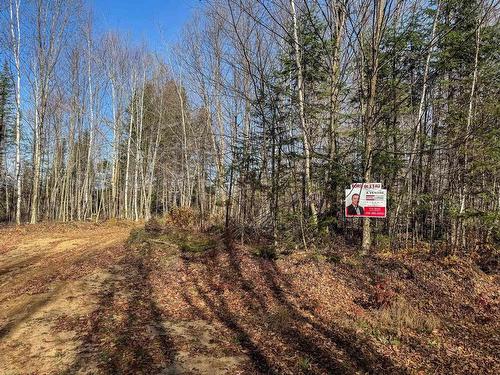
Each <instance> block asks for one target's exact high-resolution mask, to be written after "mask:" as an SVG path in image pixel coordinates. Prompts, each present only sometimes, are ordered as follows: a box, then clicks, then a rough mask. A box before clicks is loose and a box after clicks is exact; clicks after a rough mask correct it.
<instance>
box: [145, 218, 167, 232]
mask: <svg viewBox="0 0 500 375" xmlns="http://www.w3.org/2000/svg"><path fill="white" fill-rule="evenodd" d="M144 229H145V230H146V232H147V233H149V234H160V233H161V232H162V230H163V227H162V225H161V224H160V222H159V221H158V220H157V219H156V218H154V217H153V218H151V219H149V220H148V221H147V222H146V224H145V225H144Z"/></svg>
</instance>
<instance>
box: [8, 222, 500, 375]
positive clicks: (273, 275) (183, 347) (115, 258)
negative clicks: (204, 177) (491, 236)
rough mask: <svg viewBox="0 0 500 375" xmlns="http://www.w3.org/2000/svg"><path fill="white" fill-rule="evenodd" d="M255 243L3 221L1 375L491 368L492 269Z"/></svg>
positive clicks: (494, 329) (111, 226) (495, 366)
mask: <svg viewBox="0 0 500 375" xmlns="http://www.w3.org/2000/svg"><path fill="white" fill-rule="evenodd" d="M131 230H132V234H129V233H130V231H131ZM256 253H258V251H256V249H254V248H252V247H251V246H240V245H237V244H234V243H227V242H226V241H223V240H222V239H221V238H218V237H216V236H214V235H209V234H199V233H195V232H184V231H181V230H178V229H174V228H168V229H164V230H163V231H157V232H154V233H152V232H150V233H148V232H146V231H144V230H142V229H137V228H134V224H131V223H123V222H118V223H108V224H106V223H104V224H100V225H96V224H78V225H76V224H65V225H61V224H59V225H36V226H26V227H21V228H13V227H8V228H3V229H0V374H258V373H261V374H268V373H276V374H299V373H303V374H365V373H370V374H483V373H484V374H488V373H490V374H496V373H499V372H500V367H499V362H498V358H497V357H498V352H499V335H498V332H499V328H500V327H499V323H498V322H499V320H498V290H499V289H498V275H497V274H490V275H487V274H485V273H483V272H482V271H481V270H479V269H478V268H477V267H476V266H474V264H472V263H467V262H465V261H463V260H460V259H456V258H442V259H434V258H432V257H429V256H428V255H426V254H418V253H413V254H409V253H399V254H379V255H372V256H369V257H366V258H363V259H359V258H357V257H356V256H355V255H353V251H352V250H349V249H333V250H332V252H331V253H324V254H318V253H314V252H297V251H296V252H294V253H292V254H290V255H281V256H279V257H278V259H275V260H270V259H264V258H262V257H261V256H257V255H256Z"/></svg>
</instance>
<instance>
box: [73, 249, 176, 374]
mask: <svg viewBox="0 0 500 375" xmlns="http://www.w3.org/2000/svg"><path fill="white" fill-rule="evenodd" d="M151 267H152V265H151V258H150V249H149V248H142V249H137V250H136V249H129V250H128V251H127V254H126V255H125V256H124V259H123V260H122V261H121V262H120V263H119V264H118V266H117V267H114V269H113V270H112V277H111V278H110V280H109V281H108V282H107V283H106V284H105V285H104V286H103V290H102V291H100V292H99V301H98V307H97V309H96V310H94V311H93V312H92V313H91V315H90V316H89V317H88V318H89V320H88V322H87V326H86V327H83V330H82V331H83V332H82V333H83V337H82V338H81V344H80V346H79V348H78V350H77V359H76V360H75V362H74V363H73V365H71V367H70V368H69V369H68V370H66V372H65V373H66V374H68V375H69V374H74V373H76V372H78V371H79V370H82V369H87V370H88V369H90V371H98V372H99V373H104V374H152V373H159V372H161V371H165V370H166V369H167V368H168V367H169V366H170V365H171V364H172V363H173V362H174V357H175V347H174V343H173V340H172V338H171V337H170V336H169V334H168V332H167V331H166V330H165V328H164V326H163V324H162V321H163V320H164V318H163V314H162V312H161V310H160V309H159V307H158V305H157V304H156V302H155V300H154V296H153V288H152V285H151V283H150V280H149V276H150V273H151ZM89 366H90V367H89Z"/></svg>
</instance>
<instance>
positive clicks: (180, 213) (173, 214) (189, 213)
mask: <svg viewBox="0 0 500 375" xmlns="http://www.w3.org/2000/svg"><path fill="white" fill-rule="evenodd" d="M169 221H171V222H172V223H173V224H174V225H176V226H178V227H180V228H182V229H190V228H192V227H193V226H194V225H195V224H196V214H195V212H194V210H193V209H192V208H190V207H177V208H174V209H172V210H171V211H170V214H169Z"/></svg>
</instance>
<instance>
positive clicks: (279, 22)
mask: <svg viewBox="0 0 500 375" xmlns="http://www.w3.org/2000/svg"><path fill="white" fill-rule="evenodd" d="M0 11H1V12H2V20H3V22H4V23H5V25H4V27H3V28H2V30H4V34H2V38H3V41H4V43H3V44H2V45H3V47H4V48H3V49H2V51H1V53H2V57H3V58H4V60H5V65H4V69H3V72H2V75H1V77H0V78H1V85H0V96H1V97H0V105H1V108H0V109H1V113H0V120H1V123H0V126H1V128H0V134H2V138H1V139H0V147H1V149H0V150H1V154H2V160H1V162H2V174H1V181H2V187H1V190H0V198H1V203H0V215H2V217H3V218H4V220H5V221H17V222H18V223H20V222H25V221H29V222H32V223H33V222H36V221H39V220H62V221H68V220H86V219H99V218H112V217H122V218H133V219H140V218H146V219H147V218H149V217H150V216H151V215H161V214H164V213H166V212H168V211H169V210H171V209H172V208H174V207H191V208H193V209H195V210H196V212H198V213H199V218H200V222H201V223H206V222H221V223H222V222H224V221H225V223H226V225H227V226H228V227H231V228H233V230H234V231H235V233H237V235H238V236H241V238H242V239H243V240H244V239H245V237H246V236H248V235H251V234H252V233H255V232H256V231H257V232H259V233H264V234H268V235H269V236H270V237H271V238H272V239H274V241H278V240H280V241H288V240H291V241H294V242H299V243H300V242H301V243H303V244H304V246H306V247H307V245H308V243H309V242H310V241H312V240H314V239H317V238H318V237H320V236H322V237H325V236H326V237H328V236H334V235H336V234H339V233H344V234H345V233H350V235H351V236H353V237H354V238H355V239H356V238H358V237H359V240H360V242H361V243H362V248H363V252H366V251H368V249H369V248H370V247H371V245H372V244H373V242H374V240H375V241H376V242H378V243H388V244H390V245H391V246H393V247H402V246H415V245H416V244H418V243H427V244H430V246H438V245H439V246H440V245H442V244H447V245H449V246H451V248H453V249H458V248H462V249H464V250H474V249H477V247H478V246H479V247H480V246H483V245H486V244H491V243H496V244H498V242H499V241H500V219H499V214H500V207H499V205H500V181H499V177H500V138H499V135H500V126H499V124H498V118H499V109H500V106H499V101H498V97H499V87H500V85H499V79H500V78H499V77H500V74H499V73H500V69H499V66H500V65H499V64H500V61H499V56H500V54H499V52H500V48H499V42H500V28H499V24H498V11H499V9H498V7H497V5H496V3H495V2H492V1H485V0H478V1H469V0H467V1H465V0H437V1H430V2H429V1H420V0H408V1H390V0H373V1H372V0H331V1H318V0H274V1H266V0H259V1H246V0H211V1H208V2H204V3H202V5H201V7H200V9H198V10H197V11H196V12H195V13H194V14H193V17H192V20H191V21H190V22H189V23H188V24H186V25H185V27H184V30H183V33H182V35H180V36H179V38H178V39H179V40H178V43H177V45H175V46H173V47H171V48H170V49H169V51H168V58H166V57H164V56H162V54H161V53H159V51H150V50H148V49H147V47H141V46H136V45H134V44H133V43H130V42H129V41H128V40H127V39H126V38H125V37H124V36H123V35H119V34H117V33H112V32H105V33H97V32H96V31H95V30H94V29H93V24H92V19H91V17H90V12H89V10H88V9H86V8H85V6H84V4H82V3H80V2H79V1H76V0H72V1H58V0H38V1H36V2H26V3H24V2H22V3H21V2H20V0H9V1H8V2H7V4H6V6H4V7H3V8H1V9H0ZM166 61H168V63H166ZM362 181H365V182H381V183H382V184H383V186H384V187H385V188H387V189H388V197H389V202H388V217H387V219H385V220H376V221H375V220H370V219H363V220H360V219H346V218H345V217H344V214H343V207H344V203H343V199H344V189H345V188H346V187H347V186H349V184H350V183H351V182H362ZM361 238H362V241H361Z"/></svg>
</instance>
